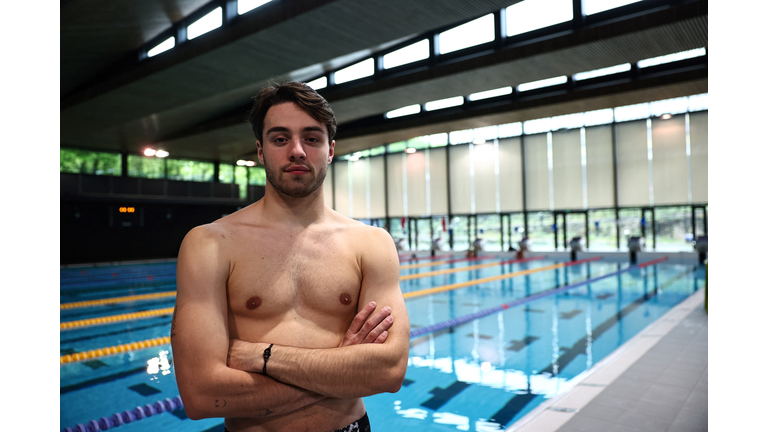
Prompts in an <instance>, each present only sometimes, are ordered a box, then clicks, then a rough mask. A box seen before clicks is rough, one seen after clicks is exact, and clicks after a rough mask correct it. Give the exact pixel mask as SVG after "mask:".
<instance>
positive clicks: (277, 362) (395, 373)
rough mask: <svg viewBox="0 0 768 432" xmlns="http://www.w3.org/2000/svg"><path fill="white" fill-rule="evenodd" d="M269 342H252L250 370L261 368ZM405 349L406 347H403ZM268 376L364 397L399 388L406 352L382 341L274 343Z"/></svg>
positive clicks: (336, 393)
mask: <svg viewBox="0 0 768 432" xmlns="http://www.w3.org/2000/svg"><path fill="white" fill-rule="evenodd" d="M267 347H269V344H263V343H256V344H252V347H251V349H252V350H253V351H252V352H253V353H254V356H253V357H252V358H253V359H254V361H253V362H252V369H253V372H258V373H261V372H262V371H263V366H264V359H263V355H261V354H262V353H263V351H264V349H266V348H267ZM406 350H407V347H406ZM271 351H272V353H271V356H270V358H269V360H268V361H267V368H266V372H267V376H269V377H272V378H274V379H276V380H278V381H281V382H283V383H286V384H290V385H293V386H297V387H300V388H303V389H307V390H310V391H313V392H316V393H319V394H323V395H326V396H329V397H334V398H342V399H346V398H354V397H365V396H370V395H373V394H377V393H383V392H396V391H398V390H399V389H400V386H401V385H402V383H403V378H404V376H405V369H406V367H407V355H401V354H398V353H397V352H395V351H394V350H393V349H392V347H387V346H386V345H384V344H363V345H353V346H347V347H340V348H326V349H308V348H296V347H288V346H280V345H274V346H273V347H272V349H271Z"/></svg>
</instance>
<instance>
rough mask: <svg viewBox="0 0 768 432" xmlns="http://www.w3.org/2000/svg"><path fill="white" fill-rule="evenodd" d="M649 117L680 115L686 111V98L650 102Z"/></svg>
mask: <svg viewBox="0 0 768 432" xmlns="http://www.w3.org/2000/svg"><path fill="white" fill-rule="evenodd" d="M650 111H651V115H653V116H657V117H658V116H661V115H662V114H682V113H685V112H687V111H688V97H687V96H684V97H679V98H674V99H665V100H660V101H655V102H651V105H650Z"/></svg>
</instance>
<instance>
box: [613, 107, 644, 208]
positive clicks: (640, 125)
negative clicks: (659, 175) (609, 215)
mask: <svg viewBox="0 0 768 432" xmlns="http://www.w3.org/2000/svg"><path fill="white" fill-rule="evenodd" d="M616 159H617V163H616V165H617V166H616V172H617V177H618V182H617V183H618V187H619V206H621V207H625V206H647V205H650V204H651V194H650V175H649V171H648V169H649V168H648V127H647V124H646V121H645V120H639V121H633V122H626V123H619V124H617V125H616Z"/></svg>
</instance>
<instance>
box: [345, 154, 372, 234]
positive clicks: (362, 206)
mask: <svg viewBox="0 0 768 432" xmlns="http://www.w3.org/2000/svg"><path fill="white" fill-rule="evenodd" d="M348 172H349V174H348V175H349V179H350V184H349V186H350V187H349V190H350V194H351V197H350V200H351V204H352V217H354V218H355V219H368V215H369V214H370V212H369V210H368V172H369V171H368V158H365V159H360V160H357V161H349V171H348Z"/></svg>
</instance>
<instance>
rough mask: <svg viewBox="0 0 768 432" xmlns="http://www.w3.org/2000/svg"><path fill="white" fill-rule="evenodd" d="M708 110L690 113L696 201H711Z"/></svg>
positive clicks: (694, 200) (693, 190)
mask: <svg viewBox="0 0 768 432" xmlns="http://www.w3.org/2000/svg"><path fill="white" fill-rule="evenodd" d="M708 121H709V113H708V112H707V111H703V112H696V113H691V114H690V134H691V189H692V191H691V192H692V195H693V202H694V203H706V202H709V191H708V187H707V180H708V168H707V166H708V163H709V156H708V151H707V148H708V143H709V133H708V130H707V125H708Z"/></svg>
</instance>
